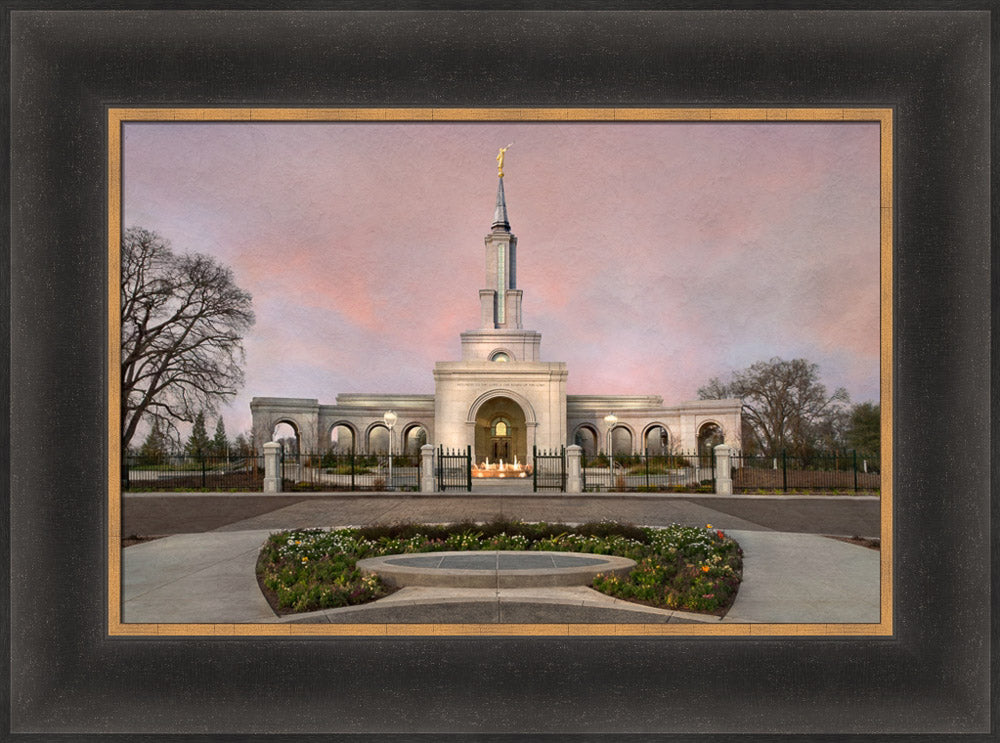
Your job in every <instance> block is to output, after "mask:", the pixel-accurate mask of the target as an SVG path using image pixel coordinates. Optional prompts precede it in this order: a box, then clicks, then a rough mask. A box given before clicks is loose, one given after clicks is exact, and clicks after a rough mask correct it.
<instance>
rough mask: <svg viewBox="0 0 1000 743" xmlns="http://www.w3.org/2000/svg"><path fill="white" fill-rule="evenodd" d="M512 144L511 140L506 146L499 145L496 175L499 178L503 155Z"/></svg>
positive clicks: (501, 174) (501, 170)
mask: <svg viewBox="0 0 1000 743" xmlns="http://www.w3.org/2000/svg"><path fill="white" fill-rule="evenodd" d="M513 144H514V143H513V142H511V143H510V144H509V145H507V146H506V147H501V148H500V152H498V153H497V175H498V176H500V177H501V178H503V156H504V155H505V154H507V150H509V149H510V147H511V145H513Z"/></svg>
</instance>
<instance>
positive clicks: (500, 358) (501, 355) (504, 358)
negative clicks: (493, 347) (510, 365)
mask: <svg viewBox="0 0 1000 743" xmlns="http://www.w3.org/2000/svg"><path fill="white" fill-rule="evenodd" d="M490 361H496V362H498V363H501V364H506V363H507V362H508V361H510V356H509V355H508V354H507V353H505V352H504V351H497V352H496V353H494V354H493V355H492V356H490Z"/></svg>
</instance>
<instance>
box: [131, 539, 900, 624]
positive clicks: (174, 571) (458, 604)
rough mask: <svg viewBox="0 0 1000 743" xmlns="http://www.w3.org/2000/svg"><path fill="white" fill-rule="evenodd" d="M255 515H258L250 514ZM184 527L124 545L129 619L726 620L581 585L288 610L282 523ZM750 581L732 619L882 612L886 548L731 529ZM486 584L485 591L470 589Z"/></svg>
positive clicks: (426, 592)
mask: <svg viewBox="0 0 1000 743" xmlns="http://www.w3.org/2000/svg"><path fill="white" fill-rule="evenodd" d="M251 520H252V519H251ZM230 528H231V527H229V528H227V529H226V530H220V531H213V532H204V533H200V534H177V535H174V536H170V537H165V538H163V539H157V540H154V541H151V542H146V543H143V544H137V545H134V546H131V547H128V548H126V549H124V550H123V552H122V555H123V559H122V579H123V597H124V600H123V615H122V618H123V621H124V622H151V623H175V622H176V623H237V622H276V621H293V622H304V621H306V622H365V623H368V622H374V623H392V622H403V623H426V622H434V623H438V622H441V623H454V622H460V623H466V622H471V623H482V622H504V623H519V622H527V623H549V622H556V623H560V622H562V623H575V622H615V623H647V622H668V621H675V622H676V621H683V622H690V621H697V622H709V623H714V622H719V621H720V620H718V619H717V618H714V617H706V616H703V615H697V614H685V613H683V612H669V611H664V610H659V609H652V608H650V607H644V606H640V605H637V604H631V603H629V602H623V601H619V600H617V599H613V598H611V597H608V596H603V595H602V594H599V593H597V592H596V591H593V590H591V589H589V588H585V587H580V586H573V587H559V588H544V589H539V588H535V589H527V588H522V589H470V588H450V589H449V588H418V587H413V588H404V589H402V590H400V591H398V592H397V593H395V594H393V595H391V596H389V597H387V598H385V599H382V600H381V601H377V602H375V603H373V604H367V605H364V606H360V607H348V608H346V609H332V610H327V611H324V612H314V613H313V614H311V615H298V616H296V617H289V618H285V619H279V618H278V617H276V616H275V615H274V613H273V612H272V611H271V609H270V607H269V606H268V604H267V602H266V601H265V600H264V598H263V596H262V595H261V593H260V590H259V588H258V586H257V580H256V576H255V573H254V567H255V565H256V560H257V555H258V552H259V550H260V547H261V545H262V544H263V543H264V541H265V540H266V539H267V536H268V534H270V533H271V532H272V531H273V529H250V530H229V529H230ZM730 534H731V535H732V536H733V537H734V538H735V539H736V540H737V541H738V542H739V543H740V545H741V546H742V547H743V550H744V571H743V584H742V586H741V587H740V591H739V594H738V595H737V599H736V602H735V603H734V604H733V606H732V608H731V609H730V611H729V613H728V615H727V616H726V617H725V618H724V619H722V620H721V621H722V622H728V623H759V622H768V623H786V622H789V623H794V622H805V623H839V622H849V623H870V622H878V621H879V569H880V560H879V557H880V555H879V553H878V552H877V551H875V550H869V549H866V548H864V547H857V546H855V545H851V544H847V543H844V542H841V541H838V540H835V539H829V538H826V537H821V536H816V535H813V534H795V533H781V532H773V531H764V530H732V531H731V532H730ZM470 591H480V592H481V593H478V594H474V593H468V592H470Z"/></svg>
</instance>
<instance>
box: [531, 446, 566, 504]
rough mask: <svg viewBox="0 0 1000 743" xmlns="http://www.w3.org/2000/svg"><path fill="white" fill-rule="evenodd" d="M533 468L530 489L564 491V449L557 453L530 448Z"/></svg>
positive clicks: (534, 447) (535, 447) (536, 490)
mask: <svg viewBox="0 0 1000 743" xmlns="http://www.w3.org/2000/svg"><path fill="white" fill-rule="evenodd" d="M531 453H532V460H533V461H534V466H533V467H532V469H531V477H532V488H533V490H534V491H535V492H536V493H537V492H538V491H539V490H565V489H566V447H565V446H564V447H560V449H559V451H555V450H552V451H549V450H547V449H539V448H538V447H537V446H533V447H531Z"/></svg>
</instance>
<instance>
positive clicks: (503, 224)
mask: <svg viewBox="0 0 1000 743" xmlns="http://www.w3.org/2000/svg"><path fill="white" fill-rule="evenodd" d="M493 229H494V230H497V229H502V230H506V231H507V232H510V221H509V220H508V219H507V199H506V197H505V195H504V192H503V176H502V175H501V176H500V178H499V180H498V182H497V207H496V211H494V212H493Z"/></svg>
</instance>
